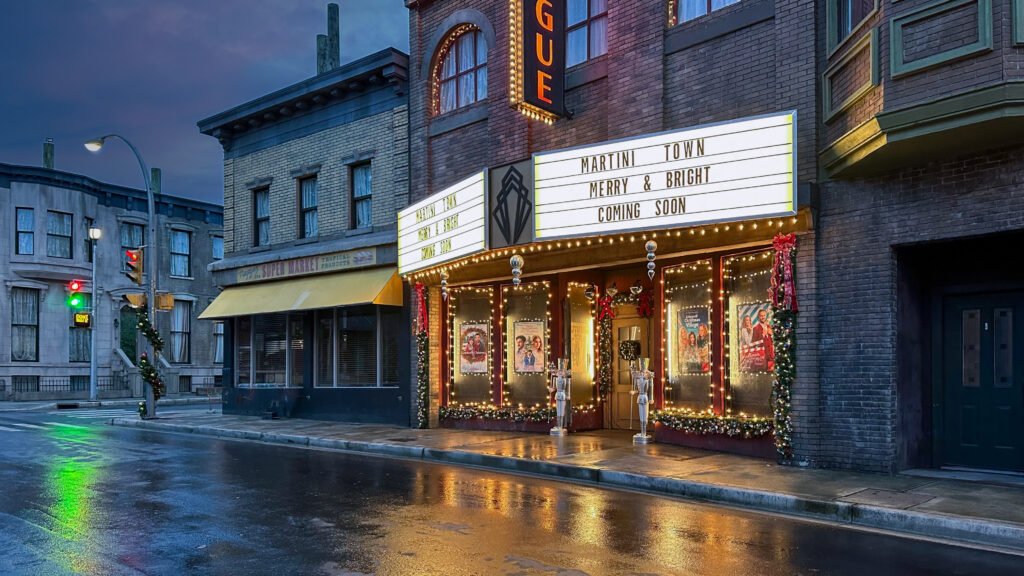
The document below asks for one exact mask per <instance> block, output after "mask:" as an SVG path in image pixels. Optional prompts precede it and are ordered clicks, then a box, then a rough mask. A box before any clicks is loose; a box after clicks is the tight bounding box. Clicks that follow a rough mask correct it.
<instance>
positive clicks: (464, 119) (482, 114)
mask: <svg viewBox="0 0 1024 576" xmlns="http://www.w3.org/2000/svg"><path fill="white" fill-rule="evenodd" d="M489 115H490V108H489V107H488V105H487V100H483V101H481V102H476V103H474V104H470V105H469V106H466V107H465V108H459V109H457V110H453V111H451V112H447V113H445V114H442V115H440V116H435V117H434V118H432V119H431V121H430V129H429V134H430V136H440V135H441V134H444V133H446V132H451V131H452V130H457V129H459V128H462V127H465V126H469V125H470V124H476V123H477V122H482V121H484V120H486V119H487V117H488V116H489Z"/></svg>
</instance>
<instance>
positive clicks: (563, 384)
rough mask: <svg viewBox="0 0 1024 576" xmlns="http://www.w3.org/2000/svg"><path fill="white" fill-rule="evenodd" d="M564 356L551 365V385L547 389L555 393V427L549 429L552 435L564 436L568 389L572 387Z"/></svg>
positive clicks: (567, 419)
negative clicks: (556, 364) (556, 363)
mask: <svg viewBox="0 0 1024 576" xmlns="http://www.w3.org/2000/svg"><path fill="white" fill-rule="evenodd" d="M566 364H567V362H566V360H565V358H559V359H558V366H557V367H556V366H555V365H554V364H552V366H551V385H550V386H548V390H550V391H551V392H554V393H555V411H556V418H557V420H555V427H554V428H552V429H551V435H552V436H565V435H566V433H567V432H568V430H567V428H568V426H569V416H568V408H569V391H570V390H571V389H572V386H571V385H572V375H571V372H569V369H568V367H567V366H566Z"/></svg>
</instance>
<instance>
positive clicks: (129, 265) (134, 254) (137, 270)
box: [124, 248, 143, 286]
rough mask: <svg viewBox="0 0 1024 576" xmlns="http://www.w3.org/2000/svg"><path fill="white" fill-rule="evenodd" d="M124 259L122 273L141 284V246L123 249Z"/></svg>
mask: <svg viewBox="0 0 1024 576" xmlns="http://www.w3.org/2000/svg"><path fill="white" fill-rule="evenodd" d="M124 260H125V262H124V267H125V272H124V275H125V276H127V277H128V278H129V279H130V280H131V281H132V282H134V283H135V284H136V285H139V286H142V270H143V268H142V261H143V252H142V248H136V249H134V250H125V251H124Z"/></svg>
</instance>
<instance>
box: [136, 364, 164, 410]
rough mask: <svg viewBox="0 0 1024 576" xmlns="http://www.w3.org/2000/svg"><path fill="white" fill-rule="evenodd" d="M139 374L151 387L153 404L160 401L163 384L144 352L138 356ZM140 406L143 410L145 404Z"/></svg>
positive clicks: (162, 393)
mask: <svg viewBox="0 0 1024 576" xmlns="http://www.w3.org/2000/svg"><path fill="white" fill-rule="evenodd" d="M139 374H140V375H141V376H142V380H143V381H145V382H146V383H147V384H149V385H150V386H152V387H153V402H157V401H158V400H160V398H161V397H162V396H163V395H164V382H163V380H161V379H160V374H159V373H158V372H157V371H156V366H154V365H153V364H152V363H151V362H150V361H149V355H148V354H146V353H145V352H143V353H142V354H140V355H139ZM140 404H142V406H143V408H144V407H145V404H146V403H145V402H141V403H140Z"/></svg>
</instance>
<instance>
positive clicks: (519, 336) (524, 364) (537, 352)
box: [512, 320, 547, 374]
mask: <svg viewBox="0 0 1024 576" xmlns="http://www.w3.org/2000/svg"><path fill="white" fill-rule="evenodd" d="M512 335H513V344H512V350H513V364H512V366H513V369H514V370H515V372H516V373H517V374H535V373H537V374H540V373H543V372H544V363H545V362H544V361H545V354H546V352H547V351H546V350H545V349H544V322H539V321H535V320H532V321H526V320H523V321H519V322H515V323H514V324H513V329H512Z"/></svg>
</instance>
